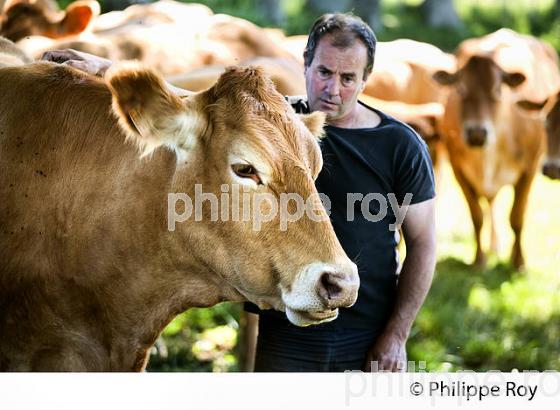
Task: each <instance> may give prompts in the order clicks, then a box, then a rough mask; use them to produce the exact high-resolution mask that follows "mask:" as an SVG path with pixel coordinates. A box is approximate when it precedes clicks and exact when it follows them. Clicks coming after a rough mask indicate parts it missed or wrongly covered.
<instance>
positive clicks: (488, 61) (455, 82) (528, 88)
mask: <svg viewBox="0 0 560 410" xmlns="http://www.w3.org/2000/svg"><path fill="white" fill-rule="evenodd" d="M550 49H551V47H550V46H548V45H547V44H545V43H542V42H541V41H539V40H537V39H535V38H532V37H529V36H522V35H519V34H517V33H514V32H512V31H511V30H500V31H498V32H496V33H492V34H489V35H487V36H484V37H481V38H479V39H470V40H466V41H465V42H464V43H462V44H461V45H460V46H459V47H458V48H457V51H456V57H457V61H458V69H457V71H455V72H447V71H439V72H438V73H436V74H435V78H436V80H437V81H438V82H440V83H441V84H443V85H447V86H450V87H451V93H450V95H449V98H448V101H447V103H446V109H445V117H444V120H443V122H442V130H443V135H444V136H445V138H446V146H447V150H448V152H449V157H450V162H451V165H452V167H453V171H454V173H455V177H456V178H457V181H458V182H459V185H460V186H461V188H462V190H463V193H464V195H465V198H466V200H467V203H468V205H469V209H470V212H471V217H472V222H473V226H474V232H475V238H476V245H477V246H476V257H475V263H476V264H477V265H484V264H485V263H486V255H485V252H484V251H483V250H482V246H481V235H480V233H481V228H482V224H483V219H484V217H483V215H484V214H483V210H482V208H481V205H480V203H479V200H480V199H481V198H484V199H485V200H486V201H487V203H488V204H489V206H490V210H491V211H492V204H493V201H494V199H495V198H496V195H497V194H498V192H499V191H500V189H501V188H502V187H503V186H505V185H513V187H514V191H515V199H514V204H513V208H512V211H511V215H510V223H511V227H512V229H513V231H514V233H515V241H514V244H513V248H512V253H511V262H512V264H513V266H515V267H516V268H520V267H521V266H523V264H524V257H523V252H522V248H521V234H522V229H523V220H524V215H525V209H526V207H527V201H528V197H529V191H530V188H531V183H532V181H533V178H534V176H535V172H536V170H537V168H538V165H539V161H540V157H541V153H542V152H543V148H544V139H545V132H544V128H543V126H542V123H541V121H540V120H538V119H537V118H529V117H528V116H527V115H525V114H524V113H523V112H522V111H521V110H520V109H519V107H518V106H517V105H516V101H517V99H518V98H519V96H520V95H539V93H546V94H545V95H548V93H549V92H550V91H549V92H546V89H547V88H549V89H550V88H552V89H557V87H558V85H559V84H560V75H559V73H558V61H557V58H556V55H555V53H552V52H551V50H550ZM491 216H492V225H494V222H493V214H492V212H491ZM492 244H493V246H494V247H496V246H497V245H496V235H495V229H494V228H492Z"/></svg>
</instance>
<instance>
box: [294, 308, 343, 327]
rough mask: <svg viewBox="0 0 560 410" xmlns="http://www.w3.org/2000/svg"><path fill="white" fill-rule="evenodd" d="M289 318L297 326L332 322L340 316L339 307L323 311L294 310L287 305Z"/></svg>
mask: <svg viewBox="0 0 560 410" xmlns="http://www.w3.org/2000/svg"><path fill="white" fill-rule="evenodd" d="M286 316H287V317H288V320H289V321H290V322H292V323H293V324H294V325H296V326H310V325H317V324H319V323H324V322H330V321H331V320H334V319H336V317H337V316H338V309H328V310H323V311H320V312H318V311H315V312H307V311H304V310H293V309H290V308H289V307H286Z"/></svg>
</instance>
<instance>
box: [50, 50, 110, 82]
mask: <svg viewBox="0 0 560 410" xmlns="http://www.w3.org/2000/svg"><path fill="white" fill-rule="evenodd" d="M41 60H46V61H53V62H55V63H60V64H64V65H68V66H70V67H74V68H77V69H78V70H80V71H84V72H86V73H88V74H92V75H96V76H98V77H103V76H104V75H105V72H106V71H107V69H108V68H109V67H111V65H112V64H113V62H112V61H111V60H107V59H106V58H102V57H97V56H94V55H93V54H88V53H83V52H81V51H76V50H72V49H66V50H55V51H47V52H46V53H44V54H43V56H42V57H41Z"/></svg>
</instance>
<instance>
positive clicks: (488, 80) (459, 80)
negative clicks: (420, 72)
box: [434, 56, 525, 147]
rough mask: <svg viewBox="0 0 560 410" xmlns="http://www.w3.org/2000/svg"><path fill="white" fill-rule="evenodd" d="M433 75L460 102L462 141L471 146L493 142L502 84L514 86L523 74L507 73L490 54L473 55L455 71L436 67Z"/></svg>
mask: <svg viewBox="0 0 560 410" xmlns="http://www.w3.org/2000/svg"><path fill="white" fill-rule="evenodd" d="M434 79H435V80H436V81H437V82H438V83H439V84H442V85H447V86H452V87H453V90H452V92H451V95H450V97H449V98H450V99H454V100H456V101H457V102H458V104H459V115H460V119H461V123H462V124H463V129H462V134H463V138H464V140H465V142H466V143H467V144H468V145H470V146H472V147H481V146H483V145H484V144H492V143H494V142H495V140H496V119H497V116H498V112H499V109H500V107H501V102H502V101H503V97H502V93H503V92H504V87H511V88H514V87H517V86H519V85H520V84H521V83H523V81H525V76H524V75H523V74H521V73H506V72H505V71H504V70H502V69H501V68H500V67H499V66H498V65H497V64H496V63H495V62H494V61H493V60H492V59H491V58H490V57H486V56H473V57H471V58H470V59H469V60H468V61H467V63H466V64H465V65H464V66H463V67H462V68H461V69H459V70H458V71H456V72H455V73H449V72H446V71H438V72H436V73H435V74H434Z"/></svg>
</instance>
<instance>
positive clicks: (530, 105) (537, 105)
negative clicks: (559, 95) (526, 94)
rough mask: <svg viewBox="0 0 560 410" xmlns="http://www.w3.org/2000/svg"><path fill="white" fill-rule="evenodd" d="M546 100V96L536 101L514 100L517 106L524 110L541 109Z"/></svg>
mask: <svg viewBox="0 0 560 410" xmlns="http://www.w3.org/2000/svg"><path fill="white" fill-rule="evenodd" d="M547 102H548V98H547V99H546V100H544V101H541V102H536V101H529V100H519V101H517V102H516V104H517V106H518V107H519V108H522V109H524V110H526V111H541V110H542V109H543V108H544V106H545V105H546V103H547Z"/></svg>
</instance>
